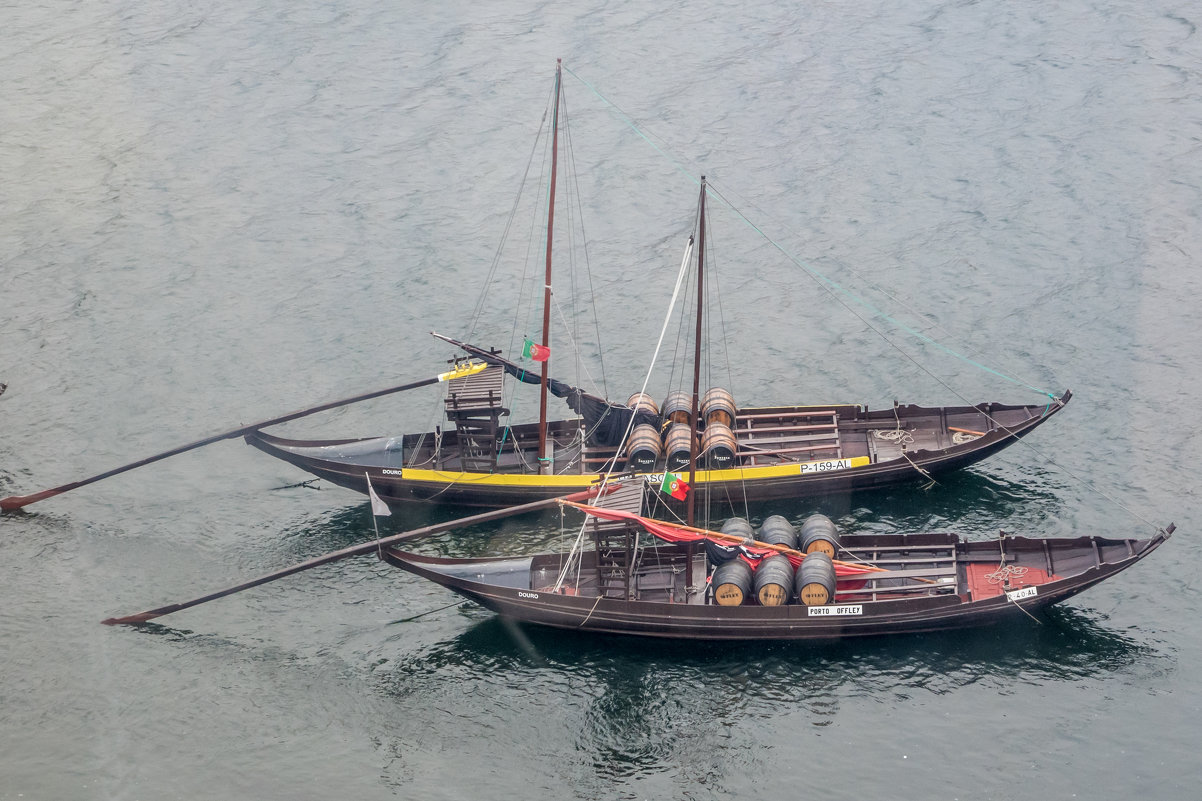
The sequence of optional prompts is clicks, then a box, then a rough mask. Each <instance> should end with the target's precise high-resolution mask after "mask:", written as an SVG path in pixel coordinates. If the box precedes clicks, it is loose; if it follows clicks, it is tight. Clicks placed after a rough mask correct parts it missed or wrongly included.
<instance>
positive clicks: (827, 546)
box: [800, 515, 839, 559]
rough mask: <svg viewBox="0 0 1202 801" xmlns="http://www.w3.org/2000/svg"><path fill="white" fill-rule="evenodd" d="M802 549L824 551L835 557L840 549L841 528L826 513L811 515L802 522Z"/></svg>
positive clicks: (810, 551)
mask: <svg viewBox="0 0 1202 801" xmlns="http://www.w3.org/2000/svg"><path fill="white" fill-rule="evenodd" d="M800 539H801V550H802V551H804V552H805V553H814V551H822V552H823V553H824V554H826V555H827V556H829V557H830V558H832V559H834V558H835V554H836V553H837V552H838V550H839V529H837V528H835V524H834V522H833V521H832V520H831V519H830V518H829V517H827V516H826V515H810V516H809V517H807V518H806V519H805V520H803V521H802V522H801V535H800Z"/></svg>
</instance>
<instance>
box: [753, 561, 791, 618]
mask: <svg viewBox="0 0 1202 801" xmlns="http://www.w3.org/2000/svg"><path fill="white" fill-rule="evenodd" d="M792 594H793V565H792V564H791V563H790V562H789V557H787V556H785V555H784V554H779V553H777V554H773V555H772V556H766V557H764V558H763V559H761V560H760V564H759V566H758V567H756V569H755V597H756V600H757V601H759V602H760V606H784V605H785V604H787V603H788V602H789V597H790V596H792Z"/></svg>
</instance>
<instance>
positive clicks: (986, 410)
mask: <svg viewBox="0 0 1202 801" xmlns="http://www.w3.org/2000/svg"><path fill="white" fill-rule="evenodd" d="M559 87H560V78H559V70H558V69H557V72H556V94H555V102H554V106H553V110H552V115H551V116H552V126H551V127H552V131H553V136H555V137H556V140H555V143H553V144H552V146H551V148H550V152H551V168H550V170H549V174H550V176H551V183H550V192H549V197H550V201H549V205H548V208H549V209H550V212H549V213H548V219H547V237H546V242H547V247H546V271H545V283H544V297H543V308H542V312H543V314H542V319H543V328H542V337H541V342H540V343H537V344H536V343H533V342H529V343H528V349H529V350H533V351H535V354H534V358H535V359H536V361H535V362H533V363H527V364H529V365H530V366H529V369H528V368H527V366H526V364H521V363H518V362H516V361H513V360H510V359H507V358H504V357H502V355H501V353H500V352H499V351H496V350H491V349H484V348H480V347H476V346H474V345H471V344H469V343H465V342H460V341H458V340H455V339H451V338H450V337H445V336H440V335H438V334H435V336H438V337H439V338H440V339H443V340H445V341H447V342H449V343H451V344H453V345H455V346H456V347H457V348H459V349H461V350H463V351H464V352H466V353H467V354H468V356H467V357H464V358H474V359H477V360H479V361H478V362H476V363H477V364H479V363H484V364H487V365H488V367H487V369H484V370H483V371H482V372H478V373H475V374H472V375H468V376H465V377H462V378H456V379H453V380H451V381H449V382H448V389H447V395H446V398H445V414H446V420H447V426H446V427H445V428H441V427H440V428H438V429H437V430H435V431H430V432H425V433H412V434H403V435H391V436H378V437H369V438H359V439H325V440H314V439H285V438H282V437H277V436H273V435H270V434H266V433H264V432H262V431H258V430H256V431H251V432H249V433H247V434H246V436H245V438H246V441H247V442H248V443H249V444H251V445H253V446H254V447H256V448H258V449H260V450H262V451H264V452H265V453H268V454H270V455H272V456H275V457H278V458H280V459H283V460H285V461H287V462H290V463H292V464H294V465H296V466H297V467H300V468H301V469H303V470H305V471H307V472H309V473H312V474H313V475H316V476H318V477H320V478H324V479H327V480H329V481H330V482H332V483H334V484H337V485H340V486H343V487H347V488H349V489H352V490H355V491H358V492H363V493H366V492H367V486H368V480H369V479H370V482H371V484H372V485H373V486H374V487H375V491H376V492H377V493H378V495H379V496H380V497H381V498H382V499H383V500H384V501H385V502H387V503H389V504H392V505H395V504H402V503H409V502H426V503H440V504H453V505H458V506H485V507H500V506H505V505H508V504H518V503H525V502H529V501H532V500H538V499H542V498H552V497H555V496H558V495H562V494H564V493H568V492H574V491H579V490H581V489H584V488H586V487H588V486H591V485H593V484H595V483H597V482H598V481H600V480H601V479H602V478H603V477H604V476H606V475H613V474H624V473H630V474H634V475H638V476H642V477H643V478H644V479H645V480H646V481H648V482H651V483H658V482H660V481H662V479H663V476H664V474H665V473H666V472H676V471H681V470H683V469H685V468H686V467H690V466H691V469H690V477H689V479H688V483H689V485H690V486H692V487H693V488H694V490H695V494H696V495H697V496H699V497H700V498H701V499H702V500H703V501H709V502H711V503H717V502H729V501H731V500H734V499H737V500H738V501H739V502H741V501H744V500H747V501H762V500H771V499H778V498H795V497H804V496H815V495H828V494H832V493H846V492H850V491H855V490H864V489H875V488H879V487H884V486H889V485H893V484H897V483H901V482H923V481H928V480H930V479H932V478H935V477H937V476H939V475H940V474H942V473H945V472H947V471H949V470H957V469H960V468H963V467H966V466H968V465H971V464H974V463H976V462H978V461H980V460H981V459H984V458H986V457H988V456H990V455H992V454H994V453H996V452H997V451H999V450H1001V449H1002V448H1005V447H1007V446H1009V445H1011V444H1013V443H1015V442H1017V441H1018V440H1019V439H1020V438H1021V437H1023V436H1025V435H1027V434H1029V433H1030V432H1031V431H1032V430H1034V429H1035V428H1036V427H1037V426H1039V425H1041V424H1042V423H1044V422H1045V421H1047V420H1048V419H1049V418H1050V417H1051V416H1052V415H1053V414H1055V413H1056V412H1058V411H1059V410H1060V409H1062V408H1063V407H1064V405H1065V404H1066V403H1068V401H1069V399H1070V397H1071V393H1070V392H1068V391H1065V392H1064V393H1063V394H1062V395H1059V396H1056V395H1053V394H1050V393H1049V394H1048V395H1047V397H1046V399H1045V400H1044V401H1041V402H1040V403H1037V404H1032V405H1006V404H1000V403H980V404H977V405H975V406H973V405H963V406H951V407H926V406H916V405H899V404H895V405H894V406H893V407H892V408H885V409H877V410H870V409H868V408H866V407H864V406H861V405H855V404H832V405H826V404H824V405H820V406H813V405H766V406H755V405H751V404H747V403H745V402H744V401H743V399H741V398H738V401H739V402H736V399H737V398H736V395H735V394H733V393H732V392H730V391H729V390H728V389H725V388H721V387H711V388H709V389H707V390H706V391H705V392H704V394H703V393H702V388H701V387H700V386H699V385H698V381H697V378H696V376H697V374H698V372H699V369H700V368H699V365H700V363H701V362H702V360H703V352H702V314H703V307H704V303H703V298H704V288H705V282H704V280H703V273H704V258H705V251H706V246H705V219H706V215H705V200H706V194H707V190H706V185H705V179H704V177H703V178H702V181H701V184H702V190H701V195H700V203H699V211H698V215H697V220H698V226H699V234H698V236H697V237H696V238H697V240H698V242H697V247H696V270H695V275H696V292H695V294H696V299H697V313H696V316H695V324H696V332H697V333H696V335H695V337H694V340H693V343H692V345H693V346H694V347H695V350H694V355H693V374H694V380H693V387H692V392H691V393H689V392H687V391H686V390H683V389H678V390H676V391H670V392H668V393H667V397H666V398H665V399H664V400H663V403H662V404H661V403H659V402H658V401H657V400H656V399H653V398H651V397H650V396H649V395H647V394H646V393H645V392H643V391H642V390H640V391H638V392H635V393H633V394H632V395H630V396H629V399H628V400H627V401H626V402H624V403H615V402H611V401H609V400H607V399H604V398H601V397H598V396H596V395H594V394H590V393H588V392H585V391H583V390H581V389H580V388H578V387H574V386H570V385H568V384H567V383H565V382H563V381H558V380H556V379H554V378H551V377H550V376H549V373H548V370H549V367H548V364H549V359H548V354H550V331H549V324H550V307H551V280H552V275H551V254H552V247H551V243H552V241H553V236H552V231H553V220H554V208H555V175H556V171H557V166H556V165H557V161H556V159H557V155H558V152H559V147H558V131H559V127H558V126H559V110H560V101H559ZM693 242H694V237H692V236H690V238H689V249H688V251H686V258H685V260H684V262H683V263H682V270H681V275H680V277H679V278H678V279H677V288H678V289H679V287H680V285H681V282H682V280H683V278H684V276H685V267H686V266H687V265H688V264H689V263H690V262H689V259H690V255H688V254H689V253H691V251H692V248H693ZM665 328H666V324H665ZM661 339H662V336H661ZM506 379H509V380H516V381H518V382H520V383H523V384H537V385H539V390H540V397H539V419H538V422H537V423H534V422H531V423H527V424H517V425H514V424H512V423H511V422H510V421H508V420H507V419H506V418H508V417H509V413H510V411H509V409H508V408H507V406H506V400H505V399H506V398H509V397H512V396H511V395H510V394H509V393H508V390H507V388H506V386H505V382H506ZM645 388H646V387H644V389H645ZM548 395H554V396H556V397H558V398H562V399H564V400H565V401H566V402H567V405H568V407H569V408H570V409H571V410H572V411H573V412H575V413H576V416H573V417H570V418H567V419H560V420H549V419H548V413H547V403H548Z"/></svg>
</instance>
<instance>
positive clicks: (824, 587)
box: [794, 551, 835, 606]
mask: <svg viewBox="0 0 1202 801" xmlns="http://www.w3.org/2000/svg"><path fill="white" fill-rule="evenodd" d="M794 586H795V587H796V590H797V598H798V600H800V601H801V602H802V603H803V604H805V605H806V606H822V605H823V604H829V603H830V602H831V601H833V600H835V564H834V562H832V561H831V558H830V557H829V556H827V555H826V554H825V553H823V552H822V551H814V552H813V553H811V554H808V555H807V556H806V558H805V559H804V560H802V563H801V567H799V568H797V579H796V581H795V582H794Z"/></svg>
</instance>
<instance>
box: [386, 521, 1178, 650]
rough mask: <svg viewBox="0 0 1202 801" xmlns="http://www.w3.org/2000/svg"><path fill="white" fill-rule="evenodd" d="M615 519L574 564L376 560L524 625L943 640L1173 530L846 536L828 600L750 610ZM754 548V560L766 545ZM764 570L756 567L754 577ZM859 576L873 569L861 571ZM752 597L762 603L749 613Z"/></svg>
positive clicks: (692, 563)
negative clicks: (967, 537)
mask: <svg viewBox="0 0 1202 801" xmlns="http://www.w3.org/2000/svg"><path fill="white" fill-rule="evenodd" d="M625 515H626V516H624V517H619V518H615V519H614V520H609V521H604V522H599V521H598V520H596V519H594V520H593V521H592V522H591V524H590V525H591V532H592V534H591V536H592V540H593V542H592V544H591V546H590V547H589V548H588V549H585V550H583V551H582V552H581V553H580V554H579V556H578V558H577V559H576V560H574V561H573V560H572V559H570V558H569V557H568V556H565V555H564V554H543V555H539V556H533V557H529V556H527V557H524V558H501V559H498V558H476V559H449V558H439V557H431V556H422V555H419V554H416V553H412V552H410V551H407V550H402V549H401V548H399V547H395V546H394V547H390V548H385V549H384V550H383V551H382V557H383V558H384V559H385V560H386V561H388V562H389V563H390V564H392V565H395V566H396V567H399V568H401V569H403V570H407V571H409V572H411V573H413V574H415V575H418V576H421V577H423V578H426V579H429V580H431V581H433V582H435V583H437V584H440V585H442V586H443V587H446V588H447V589H449V590H452V591H453V592H456V593H458V594H459V595H462V596H464V597H465V598H468V599H470V600H472V601H475V602H477V603H479V604H481V605H482V606H484V607H486V608H488V609H491V610H493V611H494V612H497V613H498V614H500V615H503V616H505V617H508V618H512V619H515V620H519V621H523V622H527V623H535V624H539V625H544V626H553V627H556V628H562V629H573V630H579V631H589V632H601V633H608V634H626V635H639V636H647V637H663V638H677V639H696V640H806V639H834V638H842V637H860V636H868V635H879V634H910V633H918V632H927V631H940V630H946V629H956V628H965V627H971V626H981V625H986V624H990V623H996V622H998V621H1002V620H1007V619H1013V618H1016V617H1022V616H1023V615H1024V614H1033V613H1035V612H1037V611H1038V610H1040V609H1042V608H1044V607H1046V606H1050V605H1051V604H1055V603H1059V602H1061V601H1064V600H1066V599H1067V598H1070V597H1072V596H1073V595H1076V594H1077V593H1079V592H1082V591H1083V590H1086V589H1088V588H1089V587H1092V586H1093V585H1095V584H1097V583H1098V582H1100V581H1103V580H1105V579H1107V578H1110V577H1111V576H1113V575H1115V574H1116V573H1119V572H1121V571H1123V570H1125V569H1127V568H1128V567H1130V566H1131V565H1133V564H1135V563H1136V562H1138V561H1139V560H1141V559H1143V558H1144V557H1145V556H1147V555H1148V554H1150V553H1151V552H1152V551H1154V550H1156V548H1158V547H1159V546H1160V545H1161V544H1162V543H1163V542H1164V541H1165V540H1166V539H1168V538H1169V536H1170V535H1171V534H1172V532H1173V530H1174V527H1173V526H1172V525H1170V526H1168V528H1167V529H1162V530H1159V531H1158V532H1157V533H1156V534H1155V535H1154V536H1151V537H1148V538H1142V539H1136V538H1132V539H1106V538H1102V537H1097V536H1081V537H1075V538H1054V539H1046V538H1031V537H1018V536H1010V535H1007V536H1002V537H999V538H998V539H995V540H988V541H964V540H962V539H961V538H960V537H959V536H957V535H954V534H926V533H923V534H872V535H855V534H852V535H842V536H839V537H838V543H837V546H836V548H837V550H836V551H835V554H836V560H835V561H834V562H832V560H830V559H826V560H825V563H826V564H832V563H833V564H839V563H842V564H846V565H850V566H852V567H851V568H849V570H848V572H847V573H846V574H845V575H838V576H836V577H835V581H834V588H833V594H829V595H826V596H825V598H823V597H818V598H817V599H815V598H814V597H813V596H812V594H811V597H810V599H809V602H808V603H807V602H802V601H800V600H798V595H799V593H797V592H795V591H789V592H787V593H786V594H785V595H783V596H782V595H781V593H780V592H779V591H778V592H777V594H776V595H775V596H773V595H772V594H769V595H767V596H763V593H762V590H761V591H760V592H751V593H746V588H744V594H745V595H746V600H745V601H744V602H743V603H742V604H739V605H729V604H730V601H729V597H730V594H729V592H727V595H726V596H725V598H726V600H722V598H723V596H722V593H723V592H726V587H727V585H726V584H719V579H718V578H717V575H718V574H717V570H719V569H720V567H719V568H715V566H714V564H713V563H712V562H711V560H710V556H709V555H708V553H707V551H708V549H698V548H696V547H695V542H693V541H688V542H671V543H662V542H660V541H659V540H658V537H652V536H650V535H649V534H648V533H647V532H648V528H647V524H648V521H647V520H646V518H641V517H638V516H635V515H633V514H631V513H625ZM649 524H650V526H651V527H652V528H655V529H661V528H666V530H667V531H668V535H669V536H672V532H673V531H677V530H678V529H679V527H675V526H672V525H670V524H662V523H658V522H656V521H650V523H649ZM657 533H658V531H657ZM687 533H688V532H687V531H684V532H683V534H682V536H685V537H687ZM711 536H719V537H720V536H721V535H711ZM648 540H656V542H658V543H659V544H656V545H650V544H649V543H648ZM727 541H729V540H727ZM711 544H712V542H711ZM777 548H778V549H780V550H788V549H781V548H780V547H779V546H777ZM751 550H759V551H760V554H761V555H762V554H763V553H764V552H765V551H770V550H771V548H767V549H765V548H758V549H757V548H752V549H751ZM820 556H821V554H820V552H819V551H818V550H817V549H816V550H812V551H811V552H810V553H808V554H804V555H802V559H801V560H800V564H801V567H800V568H799V569H798V570H797V574H798V575H801V574H802V572H803V571H804V570H805V569H806V564H807V562H809V561H810V560H817V561H815V562H814V564H815V565H818V566H819V567H821V566H822V563H823V560H822V559H821V558H820ZM778 561H779V560H778ZM722 564H726V563H725V562H724V563H722ZM765 564H766V560H765V561H760V563H759V567H757V568H756V570H755V573H754V574H753V575H758V573H759V571H761V570H764V569H765V568H764V565H765ZM868 565H871V566H872V568H876V569H874V570H871V571H869V572H863V570H862V569H863V568H864V567H866V566H868ZM856 567H859V568H861V571H860V572H856V570H855V569H854V568H856ZM778 578H779V576H778ZM807 578H812V576H811V577H807ZM782 583H783V582H779V581H778V582H777V584H778V585H779V584H782ZM793 583H794V590H800V591H801V592H800V594H801V595H804V594H805V593H806V592H807V590H806V588H808V587H810V586H811V585H810V584H808V583H806V584H804V586H803V581H801V580H798V579H796V578H794V580H793ZM716 585H718V586H716ZM757 585H758V580H757ZM764 586H765V587H770V586H772V585H771V584H770V583H765V585H764ZM719 587H721V588H722V589H719ZM818 595H819V596H822V593H818ZM760 597H766V598H767V600H769V601H770V603H768V604H762V603H759V602H758V598H760Z"/></svg>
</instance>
